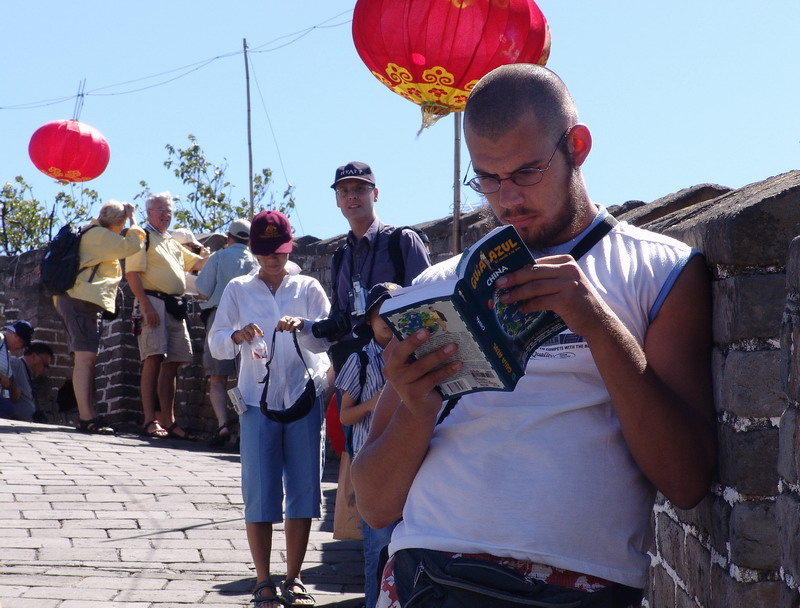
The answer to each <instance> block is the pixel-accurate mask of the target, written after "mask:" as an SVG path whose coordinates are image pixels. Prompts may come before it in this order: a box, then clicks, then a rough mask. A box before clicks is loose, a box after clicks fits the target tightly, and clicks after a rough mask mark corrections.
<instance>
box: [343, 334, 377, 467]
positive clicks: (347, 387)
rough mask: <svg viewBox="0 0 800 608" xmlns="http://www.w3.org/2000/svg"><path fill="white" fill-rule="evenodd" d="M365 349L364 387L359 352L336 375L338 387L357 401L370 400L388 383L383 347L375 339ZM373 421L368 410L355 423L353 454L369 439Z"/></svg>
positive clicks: (351, 356)
mask: <svg viewBox="0 0 800 608" xmlns="http://www.w3.org/2000/svg"><path fill="white" fill-rule="evenodd" d="M363 350H364V352H365V353H367V375H366V380H365V381H364V386H363V387H362V386H361V382H360V377H361V358H360V357H359V354H358V353H357V352H355V353H353V354H352V355H350V357H349V358H348V359H347V361H346V362H345V364H344V366H343V367H342V369H341V371H340V372H339V375H338V376H336V388H338V389H340V390H342V391H343V392H346V393H348V394H349V395H350V396H351V397H352V398H353V399H354V400H355V402H356V403H364V401H369V400H370V399H372V398H373V397H374V396H375V394H376V393H378V392H379V391H380V390H381V389H382V388H383V385H384V384H386V380H385V379H384V377H383V357H381V353H383V348H381V346H380V345H379V344H378V343H377V342H375V340H370V341H369V343H368V344H367V345H366V346H365V347H364V349H363ZM362 389H363V390H362ZM371 422H372V412H368V413H367V415H366V416H364V417H363V418H362V419H361V420H359V421H358V422H356V423H355V424H354V425H353V454H356V453H357V452H358V450H360V449H361V446H363V445H364V442H365V441H366V440H367V435H368V434H369V427H370V424H371Z"/></svg>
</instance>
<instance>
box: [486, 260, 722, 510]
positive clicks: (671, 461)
mask: <svg viewBox="0 0 800 608" xmlns="http://www.w3.org/2000/svg"><path fill="white" fill-rule="evenodd" d="M514 274H515V275H516V276H514V277H513V278H511V280H510V281H506V282H503V284H502V285H498V287H501V286H502V287H509V286H514V285H516V286H517V287H516V290H515V294H514V296H513V297H512V299H513V300H527V302H526V303H525V304H523V305H522V307H521V310H523V311H524V312H530V311H533V310H547V309H549V310H554V311H555V312H557V313H558V314H559V315H560V316H561V317H562V318H563V319H564V321H565V322H566V323H567V325H568V326H569V328H570V330H572V331H573V332H574V333H576V334H578V335H581V336H583V337H584V338H585V339H586V342H587V344H588V345H589V348H590V349H591V352H592V356H593V358H594V361H595V364H596V365H597V368H598V370H599V372H600V374H601V376H602V379H603V382H604V383H605V385H606V388H607V390H608V392H609V395H610V396H611V401H612V403H613V404H614V408H615V410H616V413H617V416H618V418H619V421H620V425H621V427H622V433H623V436H624V437H625V441H626V442H627V444H628V447H629V449H630V451H631V453H632V455H633V457H634V459H635V460H636V463H637V464H638V466H639V468H640V469H641V470H642V472H643V473H644V474H645V475H646V476H647V477H648V478H649V479H650V481H651V482H652V483H653V484H654V485H655V487H656V488H657V489H658V490H659V491H661V492H662V493H663V494H664V495H665V496H666V497H667V498H668V499H669V500H670V501H672V502H673V503H674V504H675V505H676V506H678V507H679V508H684V509H685V508H691V507H693V506H694V505H696V504H697V503H698V502H699V501H700V500H701V499H702V498H703V496H705V494H706V492H707V491H708V487H709V485H710V482H711V474H712V472H713V470H714V467H715V465H716V430H715V413H714V403H713V392H712V387H711V346H712V336H711V289H710V281H709V276H708V270H707V268H706V266H705V262H704V259H703V257H702V256H695V257H694V258H693V259H692V260H691V261H690V262H689V263H688V264H687V266H686V267H685V268H684V270H683V271H682V272H681V274H680V276H679V277H678V279H677V281H676V282H675V284H674V285H673V287H672V289H671V290H670V293H669V295H668V296H667V298H666V300H665V301H664V303H663V305H662V307H661V309H660V311H659V313H658V315H657V317H656V318H655V320H654V321H653V322H652V323H651V324H650V326H649V328H648V329H647V334H646V336H645V339H644V344H643V345H642V346H640V345H639V343H638V342H637V340H636V339H635V338H634V336H633V335H632V334H631V333H630V331H629V330H628V329H627V328H626V327H625V325H624V324H623V323H622V322H621V321H620V320H619V318H618V317H617V316H616V315H615V314H614V313H613V311H611V309H610V308H609V307H608V306H607V305H606V304H605V302H604V301H603V300H602V299H601V298H600V296H599V295H598V294H597V292H596V291H595V290H594V288H593V287H592V286H591V285H590V284H589V282H588V281H587V280H586V277H585V276H584V275H583V273H582V272H581V271H580V268H579V267H578V266H577V264H576V263H575V262H574V261H573V260H572V258H570V257H569V256H553V257H551V258H540V259H539V260H537V264H536V266H535V267H533V268H530V269H526V270H524V271H519V272H517V273H514ZM498 283H499V282H498Z"/></svg>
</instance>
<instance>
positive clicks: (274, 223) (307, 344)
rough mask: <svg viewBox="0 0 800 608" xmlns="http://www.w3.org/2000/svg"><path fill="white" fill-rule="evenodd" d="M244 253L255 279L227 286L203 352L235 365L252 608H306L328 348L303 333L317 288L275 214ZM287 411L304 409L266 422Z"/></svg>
mask: <svg viewBox="0 0 800 608" xmlns="http://www.w3.org/2000/svg"><path fill="white" fill-rule="evenodd" d="M250 249H251V251H252V252H253V255H255V257H256V259H257V260H258V265H259V270H258V272H257V273H254V274H249V275H246V276H240V277H236V278H234V279H232V280H231V281H230V282H229V283H228V286H227V287H226V288H225V291H224V292H223V294H222V299H221V300H220V303H219V307H218V308H217V314H216V317H215V319H214V324H213V325H212V326H211V330H210V335H209V341H208V343H209V346H210V349H211V355H212V356H213V357H214V358H215V359H232V358H234V357H235V356H236V355H237V354H239V357H240V368H239V379H238V384H237V388H238V389H239V391H240V393H241V396H242V400H243V401H244V403H245V404H246V406H247V407H246V411H245V412H244V413H242V414H240V415H239V428H240V431H239V435H240V444H241V464H242V496H243V498H244V505H245V509H244V517H245V530H246V533H247V542H248V544H249V545H250V553H251V555H252V557H253V562H254V564H255V568H256V587H255V589H254V590H253V602H254V603H255V608H279V607H280V606H281V605H283V604H286V605H289V606H313V605H315V601H314V598H313V597H312V596H311V595H310V594H309V593H308V591H307V590H306V588H305V586H304V585H303V583H302V580H301V577H300V574H301V570H302V566H303V560H304V559H305V554H306V549H307V546H308V538H309V533H310V530H311V519H312V518H315V517H319V516H320V512H321V505H320V503H321V480H322V479H321V475H322V453H321V445H322V418H323V411H322V395H323V391H324V388H325V386H326V378H327V371H328V367H329V365H330V362H329V360H328V356H327V355H326V354H325V351H326V350H327V349H328V347H329V346H330V343H329V342H328V341H327V340H325V339H320V338H315V337H314V335H313V333H312V331H311V326H312V324H313V323H314V322H315V321H316V320H317V319H321V318H324V317H326V316H327V315H328V312H329V311H330V303H329V302H328V297H327V296H326V295H325V290H324V289H323V288H322V285H320V284H319V281H317V280H316V279H314V278H311V277H308V276H304V275H301V274H299V273H300V268H299V267H298V266H297V265H296V264H294V263H293V262H290V261H289V253H290V252H291V251H292V227H291V225H290V223H289V219H288V218H287V217H286V216H285V215H284V214H283V213H281V212H280V211H262V212H261V213H259V214H257V215H256V216H255V217H254V218H253V221H252V223H251V226H250ZM265 332H266V334H267V338H268V339H267V340H266V342H267V344H268V345H269V346H268V351H267V352H263V351H260V352H259V350H257V349H256V348H254V347H255V345H256V343H257V342H260V341H263V339H264V334H265ZM281 332H286V333H281ZM299 353H300V354H301V356H302V359H301V356H300V355H299ZM265 364H266V369H265ZM265 372H266V373H267V374H268V375H265ZM309 375H310V376H311V377H310V378H309ZM309 388H313V389H314V394H313V395H311V394H310V391H309ZM311 400H313V401H311ZM295 403H305V404H307V405H308V406H310V407H311V409H310V411H309V412H308V413H307V414H306V415H305V416H303V417H301V418H299V419H297V420H294V421H291V422H285V423H284V422H282V421H278V420H275V419H273V417H274V416H276V415H280V414H281V413H284V412H285V411H286V410H287V409H289V408H291V407H294V406H293V404H295ZM259 408H260V409H259ZM284 485H285V495H286V546H287V554H286V579H285V580H284V581H283V582H282V583H281V591H282V597H281V598H279V597H278V591H277V588H276V586H275V582H274V581H273V579H272V572H271V567H270V566H271V561H270V557H271V553H272V525H273V523H274V522H280V521H282V519H283V497H284Z"/></svg>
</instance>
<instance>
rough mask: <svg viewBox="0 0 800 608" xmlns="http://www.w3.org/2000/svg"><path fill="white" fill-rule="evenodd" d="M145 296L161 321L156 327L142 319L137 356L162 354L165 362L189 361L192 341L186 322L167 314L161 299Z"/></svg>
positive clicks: (144, 356) (143, 357)
mask: <svg viewBox="0 0 800 608" xmlns="http://www.w3.org/2000/svg"><path fill="white" fill-rule="evenodd" d="M147 297H148V299H149V300H150V304H152V306H153V308H154V309H155V311H156V312H157V313H158V317H159V319H161V322H160V323H159V324H158V326H157V327H150V326H149V325H145V323H144V319H142V333H141V334H139V356H140V357H141V359H142V361H144V360H145V359H147V357H152V356H153V355H164V356H165V357H166V359H164V361H165V362H167V363H191V361H192V341H191V340H190V339H189V328H188V327H187V326H186V322H185V321H178V320H177V319H176V318H175V317H173V316H172V315H171V314H168V313H167V311H166V308H165V307H164V301H163V300H159V299H158V298H156V297H153V296H147Z"/></svg>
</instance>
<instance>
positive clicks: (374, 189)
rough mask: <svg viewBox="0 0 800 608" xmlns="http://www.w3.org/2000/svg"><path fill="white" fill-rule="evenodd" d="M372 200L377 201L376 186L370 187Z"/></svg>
mask: <svg viewBox="0 0 800 608" xmlns="http://www.w3.org/2000/svg"><path fill="white" fill-rule="evenodd" d="M372 200H374V201H375V202H376V203H377V202H378V187H377V186H376V187H375V188H373V189H372Z"/></svg>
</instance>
